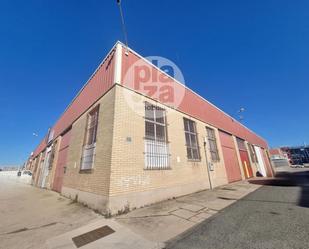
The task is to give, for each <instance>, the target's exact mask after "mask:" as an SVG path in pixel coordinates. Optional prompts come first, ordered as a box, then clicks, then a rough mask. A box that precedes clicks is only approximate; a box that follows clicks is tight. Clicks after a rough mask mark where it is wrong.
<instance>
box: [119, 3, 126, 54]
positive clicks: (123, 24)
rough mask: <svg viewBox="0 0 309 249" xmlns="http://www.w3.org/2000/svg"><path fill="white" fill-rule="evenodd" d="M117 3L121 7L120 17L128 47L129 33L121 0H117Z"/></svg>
mask: <svg viewBox="0 0 309 249" xmlns="http://www.w3.org/2000/svg"><path fill="white" fill-rule="evenodd" d="M117 5H118V7H119V12H120V18H121V27H122V32H123V36H124V40H125V43H126V47H127V49H128V35H127V30H126V25H125V22H124V17H123V11H122V6H121V0H117Z"/></svg>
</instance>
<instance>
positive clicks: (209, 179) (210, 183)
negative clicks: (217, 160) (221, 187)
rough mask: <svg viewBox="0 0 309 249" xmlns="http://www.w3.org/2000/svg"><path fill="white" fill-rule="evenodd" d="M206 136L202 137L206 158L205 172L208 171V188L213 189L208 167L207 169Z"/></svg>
mask: <svg viewBox="0 0 309 249" xmlns="http://www.w3.org/2000/svg"><path fill="white" fill-rule="evenodd" d="M206 141H207V138H206V137H204V151H205V159H206V167H207V173H208V181H209V187H210V190H213V187H212V182H211V177H210V169H209V163H208V157H207V142H206Z"/></svg>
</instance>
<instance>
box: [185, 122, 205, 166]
mask: <svg viewBox="0 0 309 249" xmlns="http://www.w3.org/2000/svg"><path fill="white" fill-rule="evenodd" d="M183 122H184V128H185V137H186V147H187V157H188V159H189V160H196V161H199V160H201V157H200V149H199V146H198V139H197V132H196V124H195V122H194V121H192V120H190V119H187V118H184V119H183Z"/></svg>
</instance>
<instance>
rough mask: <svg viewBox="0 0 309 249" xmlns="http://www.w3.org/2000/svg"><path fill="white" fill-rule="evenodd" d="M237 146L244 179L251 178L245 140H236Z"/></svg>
mask: <svg viewBox="0 0 309 249" xmlns="http://www.w3.org/2000/svg"><path fill="white" fill-rule="evenodd" d="M237 145H238V150H239V155H240V160H241V163H242V167H243V170H244V174H245V178H246V179H248V178H251V177H253V171H252V168H251V164H250V159H249V154H248V151H247V147H246V145H245V140H243V139H240V138H237Z"/></svg>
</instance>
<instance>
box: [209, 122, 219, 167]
mask: <svg viewBox="0 0 309 249" xmlns="http://www.w3.org/2000/svg"><path fill="white" fill-rule="evenodd" d="M206 130H207V136H208V142H209V151H210V154H211V160H212V161H214V162H217V161H220V157H219V151H218V146H217V139H216V136H215V131H214V129H211V128H209V127H206Z"/></svg>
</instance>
